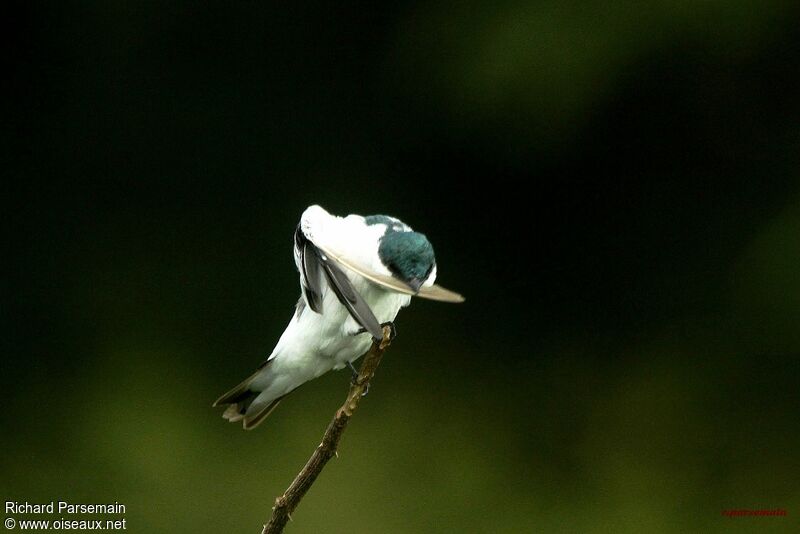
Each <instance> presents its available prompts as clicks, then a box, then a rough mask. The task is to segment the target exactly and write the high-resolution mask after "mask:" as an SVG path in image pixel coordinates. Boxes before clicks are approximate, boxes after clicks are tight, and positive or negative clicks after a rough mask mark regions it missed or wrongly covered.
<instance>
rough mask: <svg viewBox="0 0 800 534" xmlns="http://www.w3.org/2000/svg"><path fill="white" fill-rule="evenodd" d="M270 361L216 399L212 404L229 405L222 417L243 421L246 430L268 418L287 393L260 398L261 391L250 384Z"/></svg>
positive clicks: (232, 420) (231, 420) (234, 421)
mask: <svg viewBox="0 0 800 534" xmlns="http://www.w3.org/2000/svg"><path fill="white" fill-rule="evenodd" d="M268 363H269V362H264V364H262V365H261V366H260V367H259V368H258V369H257V370H256V372H255V373H253V374H252V375H250V376H249V377H247V378H246V379H245V380H244V381H242V383H241V384H239V385H237V386H236V387H235V388H233V389H231V390H230V391H228V392H227V393H225V394H224V395H222V396H221V397H220V398H218V399H217V400H216V401H214V404H213V405H212V406H227V408H226V409H225V411H224V412H223V413H222V417H223V418H225V419H227V420H228V421H230V422H231V423H236V422H239V421H242V427H243V428H244V429H245V430H252V429H253V428H255V427H257V426H258V425H259V424H261V422H262V421H263V420H264V419H266V418H267V416H268V415H269V414H271V413H272V411H273V410H274V409H275V408H276V407H277V406H278V403H280V402H281V399H283V397H285V396H286V395H281V396H280V397H277V398H275V399H271V400H270V399H259V398H258V397H259V396H260V395H261V393H262V392H261V391H253V390H251V389H250V386H251V385H252V383H253V380H254V379H255V378H256V376H258V375H260V374H261V373H263V372H264V368H265V367H266V366H267V364H268Z"/></svg>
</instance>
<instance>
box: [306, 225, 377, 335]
mask: <svg viewBox="0 0 800 534" xmlns="http://www.w3.org/2000/svg"><path fill="white" fill-rule="evenodd" d="M294 257H295V263H296V264H297V270H298V271H300V286H301V287H302V291H303V298H304V299H305V301H306V303H307V304H308V307H309V308H311V309H312V310H314V311H315V312H317V313H322V295H323V290H324V287H323V285H322V284H323V280H322V276H321V274H322V273H325V278H326V279H327V281H328V285H330V287H331V289H333V292H334V294H336V297H337V298H338V299H339V302H341V303H342V305H344V307H345V308H347V311H348V312H350V315H351V316H352V317H353V319H355V320H356V322H357V323H358V324H360V325H361V326H362V327H363V328H364V330H366V331H367V332H369V333H370V334H371V335H372V337H374V338H375V339H381V338H382V337H383V330H382V329H381V326H380V324H379V323H378V319H376V318H375V314H374V313H372V309H370V307H369V304H367V302H366V301H365V300H364V298H363V297H362V296H361V295H360V294H359V293H358V291H357V290H356V288H355V287H353V284H352V283H351V282H350V279H349V278H347V275H346V274H345V273H344V271H342V269H341V268H340V267H339V266H338V265H336V263H335V262H334V261H331V260H330V258H329V257H328V256H327V255H326V254H325V253H324V252H323V251H322V250H320V249H319V248H318V247H317V246H316V245H315V244H314V243H312V242H311V240H310V239H308V237H307V236H306V235H305V234H304V233H303V230H302V228H301V227H300V226H298V227H297V230H296V231H295V233H294Z"/></svg>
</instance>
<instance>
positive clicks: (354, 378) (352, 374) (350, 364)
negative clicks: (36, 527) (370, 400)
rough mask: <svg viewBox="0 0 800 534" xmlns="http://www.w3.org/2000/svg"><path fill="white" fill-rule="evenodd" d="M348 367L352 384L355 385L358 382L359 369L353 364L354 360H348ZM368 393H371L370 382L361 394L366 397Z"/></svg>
mask: <svg viewBox="0 0 800 534" xmlns="http://www.w3.org/2000/svg"><path fill="white" fill-rule="evenodd" d="M347 367H348V368H349V369H350V385H351V386H355V385H357V384H358V371H357V370H356V368H355V366H353V362H347ZM367 393H369V382H367V384H366V385H365V386H364V391H362V392H361V396H362V397H366V396H367Z"/></svg>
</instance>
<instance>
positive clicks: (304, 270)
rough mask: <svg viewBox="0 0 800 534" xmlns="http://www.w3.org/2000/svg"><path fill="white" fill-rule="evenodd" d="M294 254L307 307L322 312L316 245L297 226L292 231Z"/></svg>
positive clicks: (320, 278) (320, 279)
mask: <svg viewBox="0 0 800 534" xmlns="http://www.w3.org/2000/svg"><path fill="white" fill-rule="evenodd" d="M294 256H295V263H296V264H297V270H298V271H300V286H301V288H302V291H303V298H304V299H305V301H306V302H307V303H308V307H309V308H311V309H312V310H314V311H315V312H317V313H322V277H321V276H320V272H319V259H318V258H317V253H316V247H315V246H314V244H313V243H312V242H311V241H309V240H308V238H307V237H306V236H305V234H303V231H302V230H301V229H300V225H298V226H297V230H295V232H294Z"/></svg>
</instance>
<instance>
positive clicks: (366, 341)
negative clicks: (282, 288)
mask: <svg viewBox="0 0 800 534" xmlns="http://www.w3.org/2000/svg"><path fill="white" fill-rule="evenodd" d="M294 261H295V264H296V266H297V270H298V271H299V273H300V289H301V297H300V300H299V301H298V302H297V307H296V311H295V314H294V317H292V320H291V321H290V322H289V325H288V326H287V327H286V330H284V332H283V335H282V336H281V338H280V340H279V341H278V344H277V345H276V346H275V349H274V350H273V351H272V354H270V356H269V358H267V360H266V361H265V362H264V363H262V364H261V365H260V366H259V367H258V369H256V371H255V372H254V373H253V374H252V375H251V376H250V377H248V378H247V379H246V380H244V381H243V382H242V383H241V384H239V385H238V386H236V387H235V388H233V389H232V390H230V391H229V392H227V393H225V394H224V395H222V396H221V397H220V398H219V399H217V401H216V402H215V403H214V406H220V405H228V408H227V409H226V410H225V412H224V414H223V417H224V418H225V419H227V420H228V421H231V422H237V421H242V424H243V426H244V428H245V429H251V428H254V427H256V426H257V425H258V424H259V423H261V422H262V421H263V420H264V419H265V418H266V417H267V416H268V415H269V414H270V413H271V412H272V410H274V409H275V407H276V406H277V405H278V403H279V402H280V400H281V399H282V398H283V397H285V396H286V395H287V394H288V393H289V392H291V391H292V390H294V389H295V388H297V387H298V386H300V385H301V384H303V383H305V382H308V381H309V380H311V379H313V378H317V377H318V376H320V375H322V374H324V373H327V372H328V371H330V370H331V369H341V368H343V367H345V366H349V367H350V369H351V371H353V372H354V373H355V369H354V368H353V366H352V362H353V361H354V360H356V359H358V358H359V357H360V356H361V355H362V354H364V353H365V352H366V351H367V349H368V348H369V346H370V344H371V343H372V338H375V339H380V338H381V337H382V329H381V325H382V324H387V323H391V322H392V321H394V319H395V317H396V316H397V312H398V311H400V308H402V307H404V306H408V304H409V303H410V302H411V296H412V295H417V296H420V297H425V298H429V299H433V300H439V301H444V302H462V301H463V300H464V298H463V297H462V296H461V295H459V294H458V293H454V292H452V291H449V290H447V289H444V288H443V287H440V286H438V285H436V284H434V281H435V280H436V259H435V257H434V254H433V247H432V246H431V244H430V242H429V241H428V239H427V238H426V237H425V236H424V235H423V234H421V233H419V232H414V231H413V230H412V229H411V228H410V227H409V226H408V225H406V224H405V223H403V222H402V221H400V220H398V219H396V218H394V217H389V216H386V215H370V216H367V217H362V216H360V215H348V216H347V217H337V216H335V215H331V214H330V213H328V212H327V211H325V210H324V209H323V208H321V207H320V206H310V207H309V208H307V209H306V210H305V211H304V212H303V215H302V216H301V218H300V224H299V225H298V226H297V230H296V231H295V235H294ZM391 326H392V330H394V326H393V324H392V325H391Z"/></svg>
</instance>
